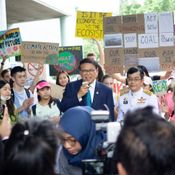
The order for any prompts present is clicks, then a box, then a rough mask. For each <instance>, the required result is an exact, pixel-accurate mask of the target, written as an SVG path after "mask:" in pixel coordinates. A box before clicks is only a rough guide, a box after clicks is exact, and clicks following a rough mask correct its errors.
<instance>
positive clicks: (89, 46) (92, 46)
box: [83, 39, 99, 61]
mask: <svg viewBox="0 0 175 175" xmlns="http://www.w3.org/2000/svg"><path fill="white" fill-rule="evenodd" d="M88 53H95V55H96V58H97V61H98V59H99V51H98V47H97V44H96V42H95V41H94V40H93V39H83V56H84V58H85V57H86V55H87V54H88Z"/></svg>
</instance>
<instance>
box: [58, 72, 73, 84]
mask: <svg viewBox="0 0 175 175" xmlns="http://www.w3.org/2000/svg"><path fill="white" fill-rule="evenodd" d="M69 81H70V78H69V75H68V73H67V72H66V71H60V72H58V74H57V77H56V84H57V85H59V86H62V87H66V85H67V83H69Z"/></svg>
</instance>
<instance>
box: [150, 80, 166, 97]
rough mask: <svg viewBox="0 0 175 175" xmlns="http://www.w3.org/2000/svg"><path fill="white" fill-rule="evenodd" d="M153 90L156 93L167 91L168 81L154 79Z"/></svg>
mask: <svg viewBox="0 0 175 175" xmlns="http://www.w3.org/2000/svg"><path fill="white" fill-rule="evenodd" d="M152 88H153V91H154V93H155V94H156V95H163V94H166V93H167V89H168V88H167V83H166V80H158V81H153V86H152Z"/></svg>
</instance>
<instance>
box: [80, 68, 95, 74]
mask: <svg viewBox="0 0 175 175" xmlns="http://www.w3.org/2000/svg"><path fill="white" fill-rule="evenodd" d="M95 70H96V69H82V70H81V72H82V73H83V74H86V73H93V72H95Z"/></svg>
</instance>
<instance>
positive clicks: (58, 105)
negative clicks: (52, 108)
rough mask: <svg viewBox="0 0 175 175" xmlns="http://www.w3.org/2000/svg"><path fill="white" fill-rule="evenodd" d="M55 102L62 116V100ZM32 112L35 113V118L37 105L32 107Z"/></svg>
mask: <svg viewBox="0 0 175 175" xmlns="http://www.w3.org/2000/svg"><path fill="white" fill-rule="evenodd" d="M53 102H54V103H56V105H57V107H58V109H59V110H60V115H61V103H60V100H59V99H55V100H54V101H53ZM32 112H33V115H34V116H35V115H36V104H35V105H33V106H32Z"/></svg>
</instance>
